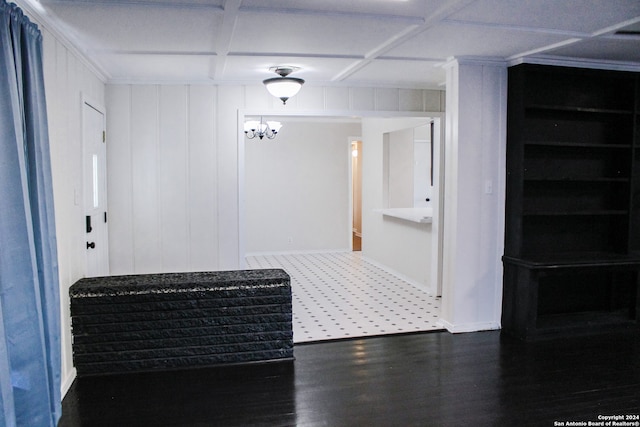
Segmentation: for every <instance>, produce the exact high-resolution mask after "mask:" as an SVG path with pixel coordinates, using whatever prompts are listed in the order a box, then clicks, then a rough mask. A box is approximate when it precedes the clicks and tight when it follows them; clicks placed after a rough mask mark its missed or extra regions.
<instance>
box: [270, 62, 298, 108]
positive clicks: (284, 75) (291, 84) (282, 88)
mask: <svg viewBox="0 0 640 427" xmlns="http://www.w3.org/2000/svg"><path fill="white" fill-rule="evenodd" d="M299 69H300V68H298V67H289V66H281V67H271V68H269V71H273V72H275V73H276V74H278V75H279V76H280V77H273V78H270V79H266V80H264V81H263V82H262V83H264V85H265V86H266V87H267V90H268V91H269V93H270V94H271V95H273V96H275V97H276V98H280V99H281V100H282V103H283V104H286V103H287V99H289V98H291V97H292V96H294V95H295V94H297V93H298V92H299V91H300V88H301V87H302V85H303V84H304V80H302V79H298V78H295V77H288V76H289V74H291V73H293V72H294V71H298V70H299Z"/></svg>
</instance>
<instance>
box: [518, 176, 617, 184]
mask: <svg viewBox="0 0 640 427" xmlns="http://www.w3.org/2000/svg"><path fill="white" fill-rule="evenodd" d="M523 181H524V182H547V183H554V182H556V183H574V182H582V183H604V182H617V183H628V182H629V177H619V176H618V177H606V176H605V177H602V176H601V177H540V178H524V179H523Z"/></svg>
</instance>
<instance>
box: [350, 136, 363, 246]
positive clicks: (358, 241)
mask: <svg viewBox="0 0 640 427" xmlns="http://www.w3.org/2000/svg"><path fill="white" fill-rule="evenodd" d="M350 142H351V144H350V148H351V151H350V157H351V199H352V209H351V210H352V215H351V225H352V227H351V249H352V250H353V251H354V252H359V251H362V141H361V140H359V139H354V138H351V139H350Z"/></svg>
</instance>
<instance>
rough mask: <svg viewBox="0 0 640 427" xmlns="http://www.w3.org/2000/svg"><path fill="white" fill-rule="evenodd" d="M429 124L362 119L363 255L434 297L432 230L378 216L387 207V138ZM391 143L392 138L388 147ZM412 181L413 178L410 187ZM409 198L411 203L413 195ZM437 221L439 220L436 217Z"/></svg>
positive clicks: (423, 120) (407, 120)
mask: <svg viewBox="0 0 640 427" xmlns="http://www.w3.org/2000/svg"><path fill="white" fill-rule="evenodd" d="M429 121H430V120H429V119H428V118H427V117H424V118H393V119H391V118H387V119H380V118H365V119H363V121H362V140H363V166H362V169H363V177H362V182H363V183H362V187H363V196H362V222H363V224H362V228H363V239H362V253H363V255H365V256H366V257H367V258H369V259H370V260H372V261H374V262H377V263H379V264H381V265H384V266H387V267H389V268H391V269H392V270H395V271H396V272H397V273H399V274H400V275H402V276H404V277H405V278H407V279H409V280H411V281H413V282H415V283H416V284H418V285H420V286H422V287H425V288H427V289H430V290H431V291H432V292H434V293H435V292H436V289H435V284H434V283H432V282H433V280H432V278H431V276H432V268H431V264H432V259H431V258H432V245H433V239H432V226H431V225H429V224H417V223H411V222H408V221H404V220H398V219H394V218H389V217H384V216H383V215H382V214H380V213H379V212H375V210H376V209H381V208H384V207H386V206H385V205H384V203H385V201H386V200H385V190H384V182H385V179H384V176H383V175H384V167H383V164H384V162H385V155H384V153H385V147H384V145H385V144H384V140H385V136H384V134H385V133H391V132H395V131H399V130H403V129H413V128H414V127H416V126H420V125H422V124H425V123H428V122H429ZM391 143H392V141H391V138H390V140H389V144H391ZM412 180H413V177H411V183H412V182H413V181H412ZM411 187H413V186H412V185H411ZM408 197H409V200H410V202H409V203H411V200H412V199H413V192H411V194H410V195H409V196H408ZM436 215H437V213H436ZM435 220H436V221H437V220H438V219H437V217H436V219H435Z"/></svg>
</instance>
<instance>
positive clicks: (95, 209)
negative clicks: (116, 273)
mask: <svg viewBox="0 0 640 427" xmlns="http://www.w3.org/2000/svg"><path fill="white" fill-rule="evenodd" d="M82 144H83V160H82V161H83V186H84V189H83V203H84V215H85V216H84V224H83V228H84V230H85V236H86V243H85V248H84V249H86V264H85V276H86V277H95V276H106V275H108V274H109V240H108V235H109V233H108V228H107V220H108V218H107V148H106V146H107V144H106V132H105V115H104V109H103V108H102V107H100V106H97V104H94V103H91V102H89V101H83V103H82Z"/></svg>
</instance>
